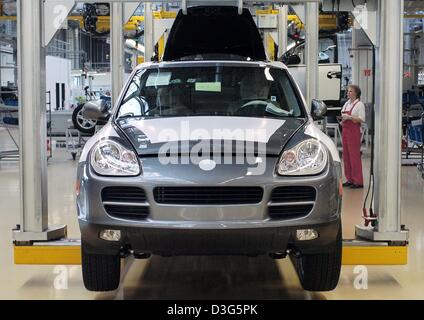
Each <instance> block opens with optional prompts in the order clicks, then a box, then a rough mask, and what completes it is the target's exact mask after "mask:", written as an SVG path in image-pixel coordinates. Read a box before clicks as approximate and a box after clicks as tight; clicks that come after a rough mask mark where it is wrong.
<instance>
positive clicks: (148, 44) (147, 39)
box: [144, 2, 155, 62]
mask: <svg viewBox="0 0 424 320" xmlns="http://www.w3.org/2000/svg"><path fill="white" fill-rule="evenodd" d="M154 46H155V44H154V43H153V11H152V4H151V3H149V2H146V3H145V4H144V61H145V62H148V61H152V57H153V50H154Z"/></svg>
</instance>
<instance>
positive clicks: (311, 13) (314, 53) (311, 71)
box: [305, 3, 319, 108]
mask: <svg viewBox="0 0 424 320" xmlns="http://www.w3.org/2000/svg"><path fill="white" fill-rule="evenodd" d="M305 12H306V18H305V20H306V21H305V31H306V46H305V54H306V61H305V64H306V103H307V106H308V108H310V106H311V102H312V99H315V98H317V97H318V31H319V25H318V24H319V16H318V14H319V12H318V3H306V4H305Z"/></svg>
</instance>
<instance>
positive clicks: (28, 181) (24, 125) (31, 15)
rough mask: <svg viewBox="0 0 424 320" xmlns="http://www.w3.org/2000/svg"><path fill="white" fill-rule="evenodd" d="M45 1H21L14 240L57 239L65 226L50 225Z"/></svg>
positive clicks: (63, 233)
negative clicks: (17, 223) (17, 204)
mask: <svg viewBox="0 0 424 320" xmlns="http://www.w3.org/2000/svg"><path fill="white" fill-rule="evenodd" d="M42 5H43V1H41V0H19V1H18V15H17V16H18V54H19V56H18V68H19V71H18V72H19V73H18V74H19V79H18V82H19V94H20V99H19V103H20V108H19V110H20V112H19V124H20V126H19V131H20V137H19V139H20V148H19V156H20V159H21V162H20V191H21V192H20V193H21V208H20V211H21V219H20V220H21V224H20V228H17V229H16V230H14V233H13V235H14V240H15V241H17V242H31V241H34V240H41V241H45V240H51V239H58V238H61V237H63V236H65V235H66V227H65V226H59V227H56V228H54V227H51V228H49V226H48V211H47V210H48V205H47V198H48V197H47V154H46V139H47V138H46V137H47V134H46V130H47V125H46V84H45V82H46V81H45V79H46V76H45V64H46V59H45V48H44V47H43V42H42V41H43V39H42V35H43V23H42V18H43V9H42V8H43V6H42Z"/></svg>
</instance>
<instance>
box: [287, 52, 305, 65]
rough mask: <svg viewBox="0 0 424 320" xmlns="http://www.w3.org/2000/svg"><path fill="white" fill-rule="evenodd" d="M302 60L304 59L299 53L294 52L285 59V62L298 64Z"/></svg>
mask: <svg viewBox="0 0 424 320" xmlns="http://www.w3.org/2000/svg"><path fill="white" fill-rule="evenodd" d="M301 62H302V60H301V59H300V57H299V55H297V54H292V55H290V56H288V57H287V58H286V59H285V64H286V65H287V66H293V65H298V64H300V63H301Z"/></svg>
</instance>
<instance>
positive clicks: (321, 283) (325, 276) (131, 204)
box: [77, 7, 342, 291]
mask: <svg viewBox="0 0 424 320" xmlns="http://www.w3.org/2000/svg"><path fill="white" fill-rule="evenodd" d="M217 21H221V23H218V24H217V23H216V22H217ZM225 23H227V27H228V30H230V31H227V33H229V34H225V35H223V36H222V37H221V38H220V37H217V38H215V36H216V35H214V34H209V33H207V32H205V31H206V30H207V28H208V26H209V25H213V26H214V27H215V26H217V25H218V26H222V25H223V24H225ZM193 25H196V26H197V28H198V29H196V31H190V32H188V31H187V30H193ZM228 25H229V26H228ZM218 29H219V27H218ZM184 30H185V31H186V35H187V37H183V34H181V33H182V32H183V31H184ZM199 30H203V34H204V35H205V34H206V35H207V36H203V38H202V41H203V40H204V41H205V42H204V43H203V42H202V43H194V42H193V41H191V39H190V36H188V35H191V34H192V33H191V32H193V33H195V34H194V35H193V37H194V39H195V38H196V37H197V36H198V35H197V34H196V33H199V32H201V31H199ZM226 30H227V29H226ZM215 31H216V30H215ZM218 31H219V30H218ZM224 31H225V30H222V32H224ZM232 32H237V34H238V33H240V34H238V37H237V36H236V34H231V33H232ZM245 33H248V34H247V35H246V34H245ZM208 36H209V37H210V38H211V39H209V40H210V41H207V40H208ZM205 37H206V40H205ZM227 38H228V39H227ZM230 39H232V40H231V41H233V42H234V43H233V44H231V45H230V43H229V42H228V43H227V41H230ZM237 39H241V40H240V41H241V43H238V42H237ZM246 39H248V40H249V42H248V43H245V41H247V40H246ZM219 41H221V42H222V43H218V42H219ZM164 60H165V62H161V63H145V64H142V65H140V66H139V67H138V68H136V70H134V72H133V73H132V75H131V76H130V78H129V80H128V82H127V84H126V86H125V88H124V89H123V91H122V94H121V96H120V98H119V99H118V101H117V103H116V105H115V108H114V109H113V111H112V112H111V118H110V120H109V122H108V123H107V125H105V126H104V128H103V129H102V130H101V131H99V132H98V133H97V134H96V135H95V136H94V137H93V138H91V139H90V140H89V142H88V143H87V144H86V146H85V148H84V151H83V154H82V155H81V158H80V163H79V166H78V188H77V190H78V191H77V207H78V218H79V223H80V228H81V236H82V262H83V263H82V270H83V278H84V284H85V286H86V288H87V289H89V290H93V291H107V290H114V289H116V288H117V287H118V286H119V279H120V259H121V258H122V257H126V256H127V255H129V254H133V255H134V256H135V257H136V258H146V257H148V256H150V255H151V254H157V255H162V256H173V255H249V256H256V255H261V254H270V255H271V256H272V257H275V258H280V257H285V256H286V254H287V253H289V254H290V257H291V258H292V259H293V261H294V263H295V266H296V268H297V270H298V274H299V277H300V280H301V283H302V285H303V287H304V288H305V289H307V290H314V291H315V290H320V291H322V290H332V289H334V288H335V286H336V285H337V282H338V279H339V274H340V267H341V243H342V241H341V223H340V219H341V212H340V211H341V187H340V178H341V164H340V158H339V155H338V151H337V149H336V148H335V146H334V145H333V143H332V141H331V139H330V138H328V137H327V136H326V135H325V134H323V133H322V132H321V131H320V130H319V129H318V128H317V127H316V126H315V125H314V121H313V120H317V119H319V118H320V117H322V115H323V113H324V112H325V105H323V104H322V103H320V102H319V101H314V102H313V103H312V111H311V113H309V112H308V111H307V108H306V105H305V102H304V99H303V97H302V95H301V93H300V91H299V88H298V87H297V85H296V83H295V82H294V81H293V79H292V77H291V75H290V74H289V72H288V71H287V68H286V67H285V66H284V65H283V64H282V63H269V62H266V61H265V60H266V59H265V57H264V50H263V45H262V41H261V39H260V36H259V33H258V31H257V29H256V27H255V25H254V22H253V19H252V17H251V15H250V13H249V11H247V10H244V11H243V14H241V15H239V14H238V12H237V8H234V7H222V8H217V7H213V8H210V7H196V8H191V9H189V11H188V14H187V15H183V14H182V13H179V15H178V16H177V19H176V21H175V23H174V26H173V29H172V30H171V34H170V38H169V40H168V47H167V49H166V52H165V57H164ZM105 112H107V111H105V110H104V109H103V107H102V106H101V105H96V104H94V103H90V104H88V105H87V106H86V108H85V115H86V116H88V117H91V118H96V117H104V116H105Z"/></svg>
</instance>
